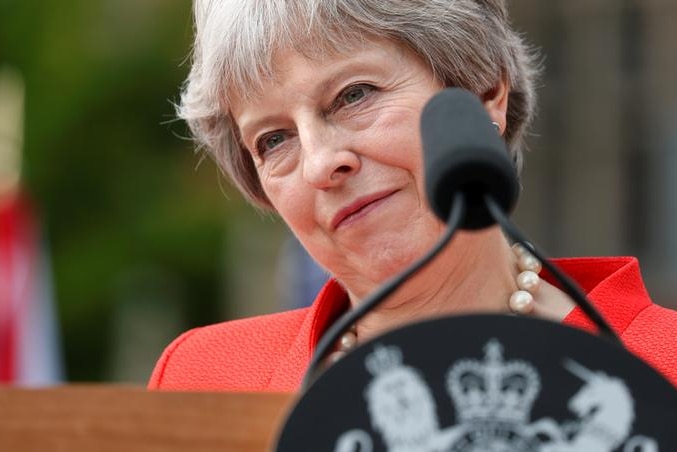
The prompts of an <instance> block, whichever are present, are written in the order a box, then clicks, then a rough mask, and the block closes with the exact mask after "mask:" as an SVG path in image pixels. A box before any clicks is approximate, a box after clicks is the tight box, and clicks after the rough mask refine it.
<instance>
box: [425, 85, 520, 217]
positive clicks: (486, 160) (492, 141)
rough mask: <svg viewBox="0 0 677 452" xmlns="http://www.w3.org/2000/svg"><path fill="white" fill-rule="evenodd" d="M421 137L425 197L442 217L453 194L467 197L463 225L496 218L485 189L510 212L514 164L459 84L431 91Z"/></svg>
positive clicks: (478, 105)
mask: <svg viewBox="0 0 677 452" xmlns="http://www.w3.org/2000/svg"><path fill="white" fill-rule="evenodd" d="M421 138H422V141H423V159H424V163H425V175H426V182H425V183H426V192H427V196H428V202H429V203H430V207H431V208H432V210H433V211H434V212H435V214H436V215H437V216H438V217H439V218H440V219H441V220H442V221H446V220H447V218H448V217H449V211H450V209H451V204H452V200H453V198H454V195H455V194H456V193H463V195H464V197H465V199H466V216H465V219H464V221H463V223H462V224H461V227H462V228H463V229H473V230H474V229H482V228H485V227H488V226H491V225H493V224H495V223H496V221H495V220H494V218H493V217H492V215H491V214H490V212H489V211H488V209H487V207H486V203H485V202H484V196H485V195H487V194H488V195H490V196H491V197H492V198H493V199H494V200H496V202H497V203H498V204H499V206H501V207H502V209H503V211H504V212H506V213H510V212H511V211H512V209H513V208H514V207H515V203H516V202H517V197H518V194H519V183H518V180H517V172H516V170H515V165H514V164H513V162H512V161H511V159H510V157H509V154H508V150H507V147H506V145H505V142H504V141H503V139H502V138H501V137H500V135H499V134H498V133H497V132H496V129H495V128H494V126H493V124H492V123H491V119H490V118H489V114H488V113H487V111H486V110H485V108H484V105H482V102H480V100H479V98H478V97H477V96H476V95H474V94H472V93H470V92H469V91H466V90H463V89H460V88H448V89H445V90H443V91H440V92H439V93H438V94H436V95H435V96H434V97H433V98H432V99H431V100H430V101H429V102H428V104H427V105H426V106H425V108H424V109H423V114H422V116H421Z"/></svg>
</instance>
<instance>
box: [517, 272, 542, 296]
mask: <svg viewBox="0 0 677 452" xmlns="http://www.w3.org/2000/svg"><path fill="white" fill-rule="evenodd" d="M515 281H516V282H517V287H519V288H520V289H522V290H526V291H527V292H530V293H532V294H533V293H535V292H536V291H537V290H538V287H539V286H540V283H541V278H540V277H539V276H538V274H537V273H536V272H533V271H531V270H527V271H524V272H522V273H520V274H519V275H518V276H517V279H516V280H515Z"/></svg>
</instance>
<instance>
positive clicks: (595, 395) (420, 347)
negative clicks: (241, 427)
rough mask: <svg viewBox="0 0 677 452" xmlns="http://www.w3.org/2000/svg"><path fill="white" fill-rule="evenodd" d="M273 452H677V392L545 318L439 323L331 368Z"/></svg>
mask: <svg viewBox="0 0 677 452" xmlns="http://www.w3.org/2000/svg"><path fill="white" fill-rule="evenodd" d="M277 447H278V449H277V450H278V451H280V452H287V451H289V452H291V451H294V452H298V451H301V450H309V451H311V450H312V451H337V452H358V451H359V452H369V451H396V452H405V451H412V452H413V451H421V452H425V451H453V452H471V451H472V452H480V451H482V452H513V451H514V452H517V451H520V452H529V451H534V452H536V451H542V452H573V451H580V452H606V451H609V452H611V451H622V452H656V451H666V452H667V451H677V390H675V388H674V387H673V386H672V385H671V384H670V383H669V382H668V381H666V380H665V379H664V378H663V377H661V376H660V375H659V374H658V373H657V372H656V371H654V370H653V369H652V368H650V367H649V366H648V365H646V364H645V363H644V362H642V361H640V360H639V359H638V358H636V357H634V356H633V355H631V354H630V353H629V352H628V351H626V350H625V349H623V348H621V347H620V346H619V345H617V344H612V343H610V342H608V341H607V340H605V339H602V338H600V337H596V336H593V335H590V334H588V333H586V332H583V331H580V330H578V329H574V328H570V327H566V326H562V325H559V324H556V323H552V322H548V321H545V320H538V319H533V318H524V317H510V316H500V315H477V316H462V317H450V318H442V319H437V320H432V321H427V322H422V323H417V324H412V325H409V326H406V327H404V328H402V329H399V330H395V331H392V332H390V333H388V334H386V335H384V336H381V337H379V338H376V339H374V340H372V341H370V342H367V343H365V344H363V345H362V346H360V347H359V348H357V349H356V350H354V351H353V352H352V353H350V354H349V355H348V356H346V357H345V358H343V359H342V360H341V361H340V362H339V363H337V364H335V365H334V366H332V367H331V368H329V369H328V370H327V372H325V373H324V374H323V375H322V376H321V377H320V378H319V379H318V380H317V381H316V382H315V383H314V384H313V386H312V387H311V388H310V390H309V391H308V392H307V393H306V394H305V395H304V396H303V397H302V399H301V400H300V401H299V403H298V404H297V406H296V407H295V409H294V410H293V412H292V413H291V415H290V416H289V418H288V420H287V422H286V425H285V427H284V429H283V431H282V433H281V435H280V438H279V442H278V446H277Z"/></svg>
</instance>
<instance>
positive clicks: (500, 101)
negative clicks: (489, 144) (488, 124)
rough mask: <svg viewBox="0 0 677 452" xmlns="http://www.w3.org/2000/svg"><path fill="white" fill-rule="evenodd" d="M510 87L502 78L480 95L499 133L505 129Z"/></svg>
mask: <svg viewBox="0 0 677 452" xmlns="http://www.w3.org/2000/svg"><path fill="white" fill-rule="evenodd" d="M509 94H510V87H509V86H508V82H507V81H506V80H504V79H501V80H499V82H498V84H497V85H496V86H495V87H493V88H491V89H490V90H489V91H487V92H486V93H484V94H483V95H482V102H483V103H484V108H486V109H487V113H489V116H490V117H491V120H492V121H493V122H495V123H497V124H498V130H499V132H500V134H501V135H503V132H504V131H505V127H506V123H507V113H508V97H509Z"/></svg>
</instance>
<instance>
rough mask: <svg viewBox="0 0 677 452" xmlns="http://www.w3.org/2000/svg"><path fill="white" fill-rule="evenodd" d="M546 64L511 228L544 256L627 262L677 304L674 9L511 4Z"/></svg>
mask: <svg viewBox="0 0 677 452" xmlns="http://www.w3.org/2000/svg"><path fill="white" fill-rule="evenodd" d="M511 7H512V12H513V18H514V22H515V24H516V25H517V28H518V29H520V30H522V31H524V32H526V35H527V37H528V38H529V40H530V41H531V42H532V43H533V44H534V45H535V46H537V47H539V48H540V49H541V52H542V54H543V55H544V67H545V72H544V76H543V79H542V86H541V88H540V90H539V95H540V102H539V104H540V113H539V117H538V119H537V121H536V124H535V127H534V132H535V135H534V136H533V137H532V138H531V140H530V143H531V145H530V147H531V150H530V152H528V153H527V156H526V166H525V172H524V177H523V185H524V191H523V196H522V199H521V201H520V206H519V208H518V212H517V214H516V218H517V220H518V222H519V223H520V224H521V226H522V227H523V228H524V229H525V230H526V231H527V232H528V233H529V234H531V236H532V237H534V239H535V241H536V242H538V243H540V244H541V245H542V246H544V247H545V248H546V250H547V251H548V252H549V253H550V254H551V255H636V256H638V257H640V260H641V263H642V268H643V273H644V275H645V277H646V281H647V285H648V286H649V289H650V292H651V293H652V294H653V295H654V297H656V299H657V301H659V302H662V303H665V304H674V303H675V302H676V301H677V286H676V285H675V284H674V283H673V281H675V280H676V279H677V208H676V207H677V182H676V180H677V178H676V177H675V175H676V174H677V132H676V130H677V127H675V126H676V125H677V120H676V116H675V115H676V114H677V90H676V88H675V80H677V58H675V56H676V55H677V53H676V51H675V49H674V46H675V43H676V42H677V27H675V24H677V2H675V1H674V0H651V1H641V2H640V1H629V0H549V1H547V2H544V1H542V0H519V1H518V0H515V1H512V2H511Z"/></svg>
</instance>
